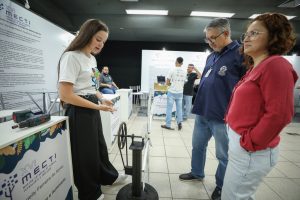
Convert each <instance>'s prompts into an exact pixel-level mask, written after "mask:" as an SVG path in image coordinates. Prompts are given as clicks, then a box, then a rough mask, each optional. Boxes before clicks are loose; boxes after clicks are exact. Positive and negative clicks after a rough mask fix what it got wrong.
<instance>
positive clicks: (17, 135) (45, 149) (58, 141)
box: [0, 116, 88, 200]
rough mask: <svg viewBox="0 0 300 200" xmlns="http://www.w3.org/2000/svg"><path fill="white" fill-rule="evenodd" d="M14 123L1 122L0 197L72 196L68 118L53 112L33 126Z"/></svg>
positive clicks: (37, 197)
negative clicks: (20, 125)
mask: <svg viewBox="0 0 300 200" xmlns="http://www.w3.org/2000/svg"><path fill="white" fill-rule="evenodd" d="M13 125H14V122H13V121H8V122H4V123H0V185H1V187H0V199H14V200H23V199H24V200H25V199H28V200H29V199H30V200H41V199H43V200H45V199H47V200H50V199H53V200H56V199H68V200H69V199H73V189H72V185H73V170H72V162H71V149H70V139H69V129H68V126H69V125H68V118H67V117H60V116H51V120H50V121H48V122H46V123H44V124H41V125H39V126H36V127H32V128H23V129H19V128H17V129H12V128H11V127H12V126H13ZM87 156H88V155H87Z"/></svg>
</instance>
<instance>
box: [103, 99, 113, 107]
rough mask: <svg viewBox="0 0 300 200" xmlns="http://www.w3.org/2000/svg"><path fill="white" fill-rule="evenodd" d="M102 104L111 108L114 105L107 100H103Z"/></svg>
mask: <svg viewBox="0 0 300 200" xmlns="http://www.w3.org/2000/svg"><path fill="white" fill-rule="evenodd" d="M102 104H103V105H106V106H112V105H114V103H113V102H112V101H111V100H107V99H104V100H103V101H102Z"/></svg>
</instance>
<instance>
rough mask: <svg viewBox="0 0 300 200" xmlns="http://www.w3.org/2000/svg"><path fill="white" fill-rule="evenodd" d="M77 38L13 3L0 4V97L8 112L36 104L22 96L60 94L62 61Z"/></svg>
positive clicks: (1, 2)
mask: <svg viewBox="0 0 300 200" xmlns="http://www.w3.org/2000/svg"><path fill="white" fill-rule="evenodd" d="M73 38H74V35H72V34H71V33H69V32H67V31H65V30H63V29H61V28H59V27H57V26H56V25H54V24H52V23H50V22H48V21H47V20H45V19H43V18H41V17H39V16H37V15H36V14H34V13H32V12H30V11H29V10H27V9H25V8H23V7H21V6H19V5H17V4H15V3H13V2H12V1H10V0H0V93H2V95H3V96H4V98H3V100H4V105H6V109H12V108H17V107H24V106H26V105H27V106H28V105H29V104H30V103H32V102H31V101H30V100H29V98H28V97H27V96H26V95H24V93H18V92H24V91H26V92H28V91H30V92H32V91H36V92H40V91H46V92H50V91H51V92H55V91H57V88H56V86H57V65H58V61H59V58H60V56H61V54H62V52H63V51H64V49H65V48H66V47H67V45H68V44H69V43H70V42H71V41H72V39H73ZM8 92H10V93H11V94H12V95H13V97H10V96H9V95H7V93H8ZM38 98H41V95H39V96H38ZM24 102H25V103H24Z"/></svg>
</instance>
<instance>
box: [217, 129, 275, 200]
mask: <svg viewBox="0 0 300 200" xmlns="http://www.w3.org/2000/svg"><path fill="white" fill-rule="evenodd" d="M227 132H228V137H229V153H228V154H229V161H228V166H227V170H226V174H225V178H224V187H223V190H222V200H232V199H235V200H242V199H247V200H254V199H255V192H256V190H257V188H258V186H259V184H260V183H261V182H262V181H263V178H264V177H265V176H266V175H267V174H268V173H269V172H270V171H271V170H272V168H273V167H274V166H275V164H276V163H277V161H278V156H279V148H278V146H277V147H275V148H266V149H264V150H260V151H255V152H247V151H246V150H245V149H243V148H242V147H241V145H240V138H241V136H240V135H239V134H237V133H236V132H235V131H234V130H232V129H231V128H230V127H228V131H227Z"/></svg>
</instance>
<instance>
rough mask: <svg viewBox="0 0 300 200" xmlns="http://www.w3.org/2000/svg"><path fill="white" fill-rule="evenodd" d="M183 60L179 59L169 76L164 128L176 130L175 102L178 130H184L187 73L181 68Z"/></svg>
mask: <svg viewBox="0 0 300 200" xmlns="http://www.w3.org/2000/svg"><path fill="white" fill-rule="evenodd" d="M182 64H183V58H182V57H178V58H177V59H176V62H175V68H174V69H172V70H171V71H170V72H169V74H168V76H167V85H169V86H170V87H169V88H168V94H167V110H166V124H164V125H161V127H162V128H165V129H169V130H174V128H171V120H172V108H173V104H174V101H175V103H176V121H177V125H178V130H181V129H182V98H183V86H184V82H185V79H186V71H185V70H183V69H182V68H181V66H182Z"/></svg>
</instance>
